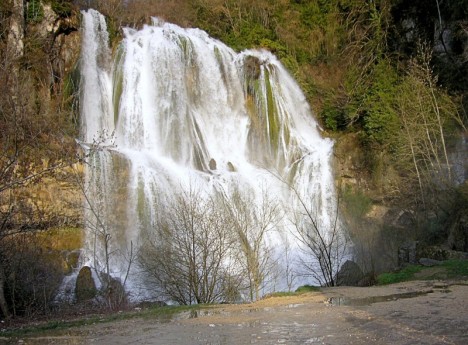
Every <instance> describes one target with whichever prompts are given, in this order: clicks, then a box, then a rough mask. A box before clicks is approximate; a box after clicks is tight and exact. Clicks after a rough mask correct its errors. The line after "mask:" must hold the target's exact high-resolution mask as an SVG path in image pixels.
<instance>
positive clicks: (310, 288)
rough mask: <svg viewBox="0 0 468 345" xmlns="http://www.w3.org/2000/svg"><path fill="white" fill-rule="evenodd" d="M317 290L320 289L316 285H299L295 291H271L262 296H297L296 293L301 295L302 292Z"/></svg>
mask: <svg viewBox="0 0 468 345" xmlns="http://www.w3.org/2000/svg"><path fill="white" fill-rule="evenodd" d="M318 291H320V288H319V287H318V286H312V285H303V286H299V287H298V288H297V289H296V291H278V292H273V293H271V294H268V295H267V296H265V297H264V298H270V297H289V296H298V295H302V294H305V293H308V292H318Z"/></svg>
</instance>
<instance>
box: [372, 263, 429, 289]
mask: <svg viewBox="0 0 468 345" xmlns="http://www.w3.org/2000/svg"><path fill="white" fill-rule="evenodd" d="M422 269H423V266H418V265H410V266H406V267H405V268H403V269H402V270H400V271H398V272H390V273H382V274H379V275H378V276H377V284H379V285H388V284H394V283H400V282H404V281H407V280H411V279H412V278H413V277H414V274H415V273H418V272H420V271H421V270H422Z"/></svg>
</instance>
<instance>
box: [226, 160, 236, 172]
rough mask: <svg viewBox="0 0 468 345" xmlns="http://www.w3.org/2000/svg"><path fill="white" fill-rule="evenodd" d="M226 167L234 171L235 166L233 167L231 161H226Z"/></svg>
mask: <svg viewBox="0 0 468 345" xmlns="http://www.w3.org/2000/svg"><path fill="white" fill-rule="evenodd" d="M227 168H228V171H230V172H236V168H234V165H233V164H232V163H231V162H227Z"/></svg>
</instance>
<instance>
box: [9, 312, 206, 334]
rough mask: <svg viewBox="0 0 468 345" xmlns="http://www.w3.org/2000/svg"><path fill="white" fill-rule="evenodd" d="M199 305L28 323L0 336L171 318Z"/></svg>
mask: <svg viewBox="0 0 468 345" xmlns="http://www.w3.org/2000/svg"><path fill="white" fill-rule="evenodd" d="M201 307H203V308H206V307H209V306H206V305H203V306H201V305H191V306H164V307H150V308H147V309H142V310H140V311H135V310H132V311H124V312H118V313H113V314H100V315H90V316H88V317H82V318H80V319H75V320H51V321H48V322H46V323H43V324H39V325H28V326H26V327H20V328H12V329H6V330H2V331H0V336H2V337H8V338H15V337H20V336H25V335H28V336H31V335H37V334H40V333H43V332H50V331H60V330H64V329H69V328H72V327H80V326H87V325H93V324H96V323H107V322H113V321H120V320H128V319H133V318H143V319H157V320H159V321H163V322H164V321H168V320H171V319H172V318H173V317H174V315H176V314H179V313H182V312H196V311H197V310H199V309H200V308H201Z"/></svg>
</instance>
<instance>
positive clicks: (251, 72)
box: [244, 56, 261, 80]
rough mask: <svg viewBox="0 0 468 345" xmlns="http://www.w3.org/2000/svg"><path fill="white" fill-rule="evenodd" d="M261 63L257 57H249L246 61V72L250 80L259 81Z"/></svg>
mask: <svg viewBox="0 0 468 345" xmlns="http://www.w3.org/2000/svg"><path fill="white" fill-rule="evenodd" d="M260 66H261V62H260V60H259V59H258V58H257V57H255V56H247V57H246V58H245V60H244V71H245V74H246V76H247V78H249V79H253V80H257V79H258V78H260V73H261V68H260Z"/></svg>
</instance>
